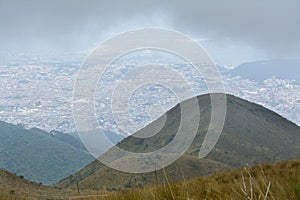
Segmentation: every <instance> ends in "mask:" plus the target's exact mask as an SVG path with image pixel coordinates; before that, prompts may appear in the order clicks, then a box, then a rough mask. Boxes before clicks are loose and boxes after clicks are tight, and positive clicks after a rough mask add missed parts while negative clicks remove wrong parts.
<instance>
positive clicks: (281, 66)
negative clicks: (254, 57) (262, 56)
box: [227, 60, 300, 84]
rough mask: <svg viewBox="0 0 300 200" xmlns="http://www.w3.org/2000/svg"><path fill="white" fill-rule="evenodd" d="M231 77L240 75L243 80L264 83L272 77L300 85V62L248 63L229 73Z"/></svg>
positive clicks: (267, 61)
mask: <svg viewBox="0 0 300 200" xmlns="http://www.w3.org/2000/svg"><path fill="white" fill-rule="evenodd" d="M227 73H228V74H231V75H239V76H241V77H243V78H247V79H251V80H255V81H258V82H262V81H264V80H266V79H268V78H271V77H272V76H274V77H276V78H281V79H290V80H295V81H296V83H298V84H300V76H299V74H300V60H266V61H257V62H246V63H243V64H241V65H239V66H237V67H235V68H234V69H232V70H228V71H227Z"/></svg>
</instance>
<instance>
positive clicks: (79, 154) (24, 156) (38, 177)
mask: <svg viewBox="0 0 300 200" xmlns="http://www.w3.org/2000/svg"><path fill="white" fill-rule="evenodd" d="M92 160H93V158H92V157H91V156H90V155H89V154H88V153H87V152H85V151H83V150H81V149H80V148H75V147H74V146H72V145H70V144H67V143H64V142H62V141H60V140H58V139H57V138H55V137H53V136H52V135H51V134H49V133H47V132H44V131H42V130H40V129H30V130H26V129H23V128H22V127H19V126H15V125H12V124H8V123H5V122H0V168H3V169H6V170H9V171H11V172H13V173H16V174H17V175H22V176H24V177H25V178H27V179H29V180H32V181H35V182H38V183H40V182H41V183H43V184H47V185H51V184H54V183H56V182H57V181H59V180H60V179H62V178H64V177H66V176H69V175H71V174H72V173H74V172H76V171H78V170H79V169H81V168H82V167H84V166H85V165H86V164H87V163H89V162H91V161H92Z"/></svg>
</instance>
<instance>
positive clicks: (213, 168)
mask: <svg viewBox="0 0 300 200" xmlns="http://www.w3.org/2000/svg"><path fill="white" fill-rule="evenodd" d="M212 95H219V94H212ZM197 100H198V103H199V107H200V116H201V120H200V121H199V129H198V132H197V136H196V138H195V139H194V142H193V143H192V145H191V146H190V148H189V149H188V150H187V151H186V152H185V155H184V156H182V157H181V158H180V159H179V160H177V161H176V162H175V163H173V164H172V165H170V166H168V167H167V168H166V174H167V176H168V178H169V179H170V180H171V181H178V180H182V179H183V178H186V179H189V178H193V177H195V176H199V175H207V174H211V173H216V172H220V171H224V170H228V168H238V167H244V166H246V165H254V164H257V163H266V162H275V161H278V160H288V159H293V158H299V157H300V128H299V127H298V126H296V125H295V124H293V123H292V122H290V121H288V120H286V119H285V118H283V117H281V116H279V115H278V114H276V113H274V112H272V111H270V110H268V109H266V108H264V107H262V106H260V105H257V104H254V103H251V102H248V101H245V100H242V99H240V98H237V97H234V96H232V95H227V116H226V121H225V125H224V128H223V131H222V135H221V137H220V139H219V141H218V143H217V145H216V146H215V148H214V149H213V150H212V152H211V153H210V154H209V155H208V156H207V157H206V159H202V160H200V159H199V158H198V153H199V149H200V147H201V144H202V141H203V138H204V136H205V133H206V131H207V128H208V124H209V122H210V119H211V102H210V96H209V95H201V96H198V97H197ZM188 102H189V100H187V101H185V102H183V103H186V104H187V105H188ZM192 112H195V111H193V109H192V108H191V113H190V114H191V115H192V116H193V113H192ZM165 115H166V119H167V121H166V123H165V126H164V127H163V129H162V130H161V131H160V132H159V133H158V134H156V135H155V136H153V137H151V138H147V139H143V138H136V137H133V136H129V137H127V138H125V139H124V140H122V141H121V142H120V143H118V146H119V147H121V148H123V149H126V150H128V151H131V152H150V151H153V150H156V149H159V148H160V147H161V146H164V145H166V144H167V143H168V142H170V141H171V140H172V139H173V137H174V133H176V130H177V128H178V124H179V121H180V117H181V116H180V105H177V106H175V107H174V108H173V109H171V110H170V111H168V112H167V113H166V114H165ZM155 126H156V123H155V122H154V123H152V124H150V125H148V126H147V127H145V128H144V129H142V130H140V131H138V132H137V133H136V134H142V133H143V132H151V131H152V130H155V128H156V127H155ZM191 166H192V167H191ZM182 171H184V173H182ZM157 173H162V172H161V171H158V172H157ZM155 176H156V175H155V173H154V172H152V173H145V174H136V175H134V174H126V173H123V172H117V171H115V170H112V169H109V168H107V167H105V166H103V165H102V164H101V163H100V162H99V161H94V162H93V163H91V164H90V165H88V166H86V167H85V168H83V169H82V170H81V171H79V172H78V173H76V174H74V175H72V176H70V177H68V178H66V179H64V180H62V181H60V182H59V183H58V184H57V186H58V187H71V188H74V187H75V184H76V183H77V182H79V185H80V187H81V188H83V189H84V188H102V187H103V186H111V187H131V186H135V185H136V183H141V184H151V183H152V184H153V183H154V178H155ZM133 180H134V184H132V182H133ZM162 181H163V180H162Z"/></svg>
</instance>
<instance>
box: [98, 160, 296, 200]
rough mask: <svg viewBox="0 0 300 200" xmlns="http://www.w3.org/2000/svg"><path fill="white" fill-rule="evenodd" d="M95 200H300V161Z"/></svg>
mask: <svg viewBox="0 0 300 200" xmlns="http://www.w3.org/2000/svg"><path fill="white" fill-rule="evenodd" d="M93 199H106V200H120V199H132V200H140V199H143V200H144V199H145V200H147V199H153V200H160V199H176V200H177V199H178V200H179V199H186V200H188V199H189V200H192V199H213V200H215V199H220V200H221V199H222V200H224V199H234V200H235V199H236V200H242V199H245V200H246V199H247V200H265V199H274V200H275V199H276V200H277V199H278V200H285V199H289V200H299V199H300V160H293V161H285V162H284V161H283V162H279V163H277V164H275V165H270V164H262V165H257V166H254V167H251V168H245V169H240V170H234V171H229V172H224V173H220V174H216V175H212V176H207V177H199V178H196V179H193V180H189V181H184V182H180V183H174V184H170V185H164V186H159V187H147V188H141V189H136V190H130V191H123V192H119V193H112V194H110V195H109V196H108V197H101V198H93Z"/></svg>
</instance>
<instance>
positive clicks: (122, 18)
mask: <svg viewBox="0 0 300 200" xmlns="http://www.w3.org/2000/svg"><path fill="white" fill-rule="evenodd" d="M149 26H156V27H166V28H172V29H175V30H178V31H181V32H183V33H185V34H187V35H190V36H192V37H194V38H200V39H207V41H206V42H204V47H205V48H207V50H208V51H211V53H212V54H213V55H215V56H216V58H217V59H220V60H223V61H224V59H225V60H226V59H227V60H228V59H231V57H230V56H234V55H235V56H236V59H237V60H238V59H244V57H245V58H246V59H247V55H248V57H249V58H251V57H257V59H259V58H260V57H261V58H264V57H266V58H283V57H284V58H286V57H287V58H289V57H292V58H297V57H298V58H299V57H300V50H299V49H300V1H299V0H259V1H253V0H252V1H243V0H236V1H233V0H227V1H221V0H220V1H216V0H209V1H201V0H194V1H174V0H173V1H171V0H170V1H164V0H157V1H156V0H151V1H142V0H120V1H115V0H109V1H101V0H48V1H46V0H45V1H41V0H26V1H23V0H20V1H15V0H6V1H5V0H0V51H2V52H5V51H30V50H43V51H48V50H49V51H65V50H72V51H73V50H77V49H79V50H82V49H91V48H93V47H95V45H96V44H98V43H100V42H101V41H102V40H103V39H105V38H106V37H108V36H111V35H112V34H114V33H118V32H120V31H126V30H129V29H134V28H140V27H149ZM227 54H228V55H227ZM243 56H244V57H243ZM222 57H224V58H222ZM225 57H226V58H225ZM238 57H240V58H238ZM253 59H254V58H253ZM224 62H225V61H224Z"/></svg>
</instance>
